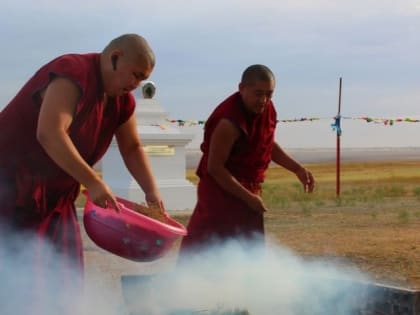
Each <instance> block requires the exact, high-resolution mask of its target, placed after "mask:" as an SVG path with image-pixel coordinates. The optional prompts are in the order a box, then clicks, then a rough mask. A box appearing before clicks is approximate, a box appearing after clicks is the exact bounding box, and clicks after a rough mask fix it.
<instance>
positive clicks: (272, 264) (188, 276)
mask: <svg viewBox="0 0 420 315" xmlns="http://www.w3.org/2000/svg"><path fill="white" fill-rule="evenodd" d="M8 239H9V244H8V246H7V247H3V246H2V247H1V248H0V258H1V260H0V279H1V283H0V314H2V315H9V314H10V315H21V314H22V315H23V314H36V315H38V314H40V315H41V314H42V315H57V314H58V312H57V310H60V313H59V314H60V315H64V314H80V315H91V314H92V315H93V314H101V315H129V314H130V315H140V314H142V315H143V314H144V315H146V314H147V315H189V314H203V315H205V314H252V315H272V314H289V315H295V314H296V315H306V314H308V315H309V314H311V315H314V314H315V315H316V314H323V315H329V314H331V315H350V314H354V312H353V311H354V308H355V307H357V306H359V305H360V303H361V301H360V300H358V299H359V295H358V294H357V293H358V292H356V291H357V288H355V287H352V283H354V281H355V280H357V281H369V279H368V277H367V276H366V275H364V274H362V273H360V272H359V271H357V270H348V269H345V268H343V267H341V266H338V265H334V264H333V263H327V262H325V261H311V262H309V261H305V260H303V259H302V258H300V257H298V256H297V255H295V254H293V253H292V252H291V251H289V250H287V249H284V248H283V247H281V246H279V245H275V244H272V243H270V245H266V247H264V248H262V247H260V246H257V245H255V246H254V245H252V244H249V246H248V247H246V248H244V247H243V244H242V245H241V244H239V243H236V242H231V243H227V244H226V245H225V246H219V247H214V248H211V249H209V250H208V251H206V252H202V253H201V254H197V255H194V256H191V257H188V258H187V259H186V260H185V262H184V263H183V264H180V265H177V266H171V268H170V270H169V271H166V272H162V273H157V274H155V275H153V276H150V277H147V276H143V277H138V278H136V277H132V279H131V280H134V281H132V282H131V285H130V282H129V281H123V282H122V287H123V294H124V297H125V300H121V292H119V290H120V288H118V287H115V283H114V284H113V283H112V282H108V281H107V280H106V279H105V278H107V277H108V278H109V275H108V274H106V271H103V272H105V273H103V272H102V273H101V272H100V271H98V272H97V273H96V274H95V275H92V274H91V275H90V276H89V277H85V284H84V287H85V289H84V290H82V291H75V288H74V287H72V283H71V282H70V283H58V285H57V283H56V282H55V286H53V287H49V288H47V287H43V288H42V290H41V291H37V290H38V289H39V287H36V286H33V283H32V282H31V281H32V280H33V277H34V275H35V276H39V275H36V274H34V272H35V273H36V269H33V268H32V267H33V265H32V264H33V262H34V258H33V254H34V253H33V251H32V249H31V248H33V245H34V242H35V240H34V238H33V237H31V236H30V235H29V236H27V235H19V237H17V236H15V237H13V241H11V240H12V238H11V237H10V235H9V237H8ZM14 248H26V249H27V250H23V251H22V250H20V251H18V250H14ZM48 255H56V253H55V251H54V250H53V249H52V248H51V249H50V250H49V253H48ZM57 257H58V256H57ZM57 259H58V258H57ZM163 259H165V258H163ZM142 265H143V264H142V263H139V264H138V266H139V269H138V273H139V274H141V273H142ZM60 272H70V273H72V272H74V276H75V277H77V272H76V271H72V270H65V271H64V270H61V271H60ZM57 274H58V273H54V272H53V273H52V274H51V275H50V276H55V275H57ZM43 276H45V277H48V274H45V275H44V274H43ZM136 279H137V280H136ZM47 280H51V279H47ZM123 280H130V277H126V278H125V279H123ZM118 281H119V279H118ZM50 282H51V281H45V283H50ZM52 283H54V281H52ZM34 291H35V292H34ZM33 294H37V297H41V298H40V299H38V300H37V303H38V304H37V305H36V307H33V306H32V305H30V304H29V302H28V301H31V300H30V298H31V297H32V296H33ZM51 302H53V303H51ZM35 304H36V303H35ZM51 305H52V307H51ZM217 310H243V311H247V312H248V313H245V312H244V313H221V312H219V313H217ZM37 312H38V313H37Z"/></svg>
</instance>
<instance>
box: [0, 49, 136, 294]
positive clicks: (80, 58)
mask: <svg viewBox="0 0 420 315" xmlns="http://www.w3.org/2000/svg"><path fill="white" fill-rule="evenodd" d="M54 77H65V78H68V79H70V80H72V81H73V82H74V83H76V84H77V86H78V87H79V89H80V92H81V97H80V99H79V101H78V104H77V107H76V110H75V114H74V117H73V122H72V124H71V126H70V128H69V135H70V138H71V140H72V141H73V143H74V145H75V146H76V148H77V150H78V151H79V153H80V155H81V156H82V157H83V159H84V160H85V161H86V162H87V163H88V164H89V165H91V166H92V165H94V164H95V163H96V162H97V161H98V160H99V159H100V158H101V157H102V156H103V154H104V153H105V151H106V150H107V148H108V147H109V145H110V143H111V140H112V137H113V135H114V132H115V131H116V129H117V128H118V127H119V126H120V125H121V124H122V123H124V122H125V121H127V120H128V119H129V117H130V116H131V115H132V114H133V112H134V108H135V100H134V97H133V95H131V94H127V95H124V96H121V97H117V98H114V99H112V100H108V104H104V101H103V100H104V89H103V84H102V79H101V72H100V55H99V54H96V53H91V54H84V55H79V54H68V55H64V56H61V57H58V58H56V59H54V60H53V61H51V62H49V63H48V64H46V65H44V66H43V67H41V68H40V69H39V70H38V71H37V72H36V73H35V74H34V76H33V77H32V78H31V79H30V80H29V81H28V82H27V83H26V84H25V85H24V86H23V88H22V89H21V90H20V91H19V93H18V94H17V95H16V96H15V97H14V99H12V100H11V102H10V103H9V104H8V105H7V106H6V107H5V108H4V109H3V110H2V111H1V112H0V225H2V226H1V227H0V230H1V231H0V246H3V247H4V246H6V247H7V244H10V243H11V237H12V235H13V236H16V235H22V233H25V234H27V233H30V234H31V233H32V236H34V235H35V236H36V237H35V238H36V239H37V240H38V242H37V243H36V244H37V245H35V246H33V248H32V249H30V248H25V250H26V251H28V250H33V253H34V256H33V257H34V260H35V261H34V262H35V263H36V273H37V274H39V275H41V274H43V273H44V272H45V274H44V276H47V275H48V273H49V272H50V271H52V270H55V271H56V272H57V274H60V276H62V275H63V274H65V273H66V270H72V271H74V270H76V271H78V273H79V274H81V275H82V274H83V272H82V271H83V246H82V241H81V235H80V230H79V225H78V223H77V217H76V211H75V205H74V202H75V199H76V198H77V196H78V194H79V189H80V184H79V183H78V182H77V181H76V180H74V179H73V178H72V177H71V176H70V175H69V174H67V173H66V172H64V171H63V170H62V169H61V168H60V167H59V166H58V165H57V164H56V163H55V162H54V161H53V160H52V159H51V158H50V157H49V156H48V155H47V154H46V152H45V151H44V150H43V148H42V147H41V145H40V144H39V142H38V141H37V138H36V129H37V120H38V115H39V110H40V105H41V98H40V95H39V93H40V91H41V90H43V89H44V88H45V87H46V86H47V85H48V84H49V82H51V80H52V79H53V78H54ZM50 245H51V246H50ZM12 248H13V250H12V251H14V250H16V248H15V247H13V246H12ZM46 248H48V252H45V249H46ZM51 249H53V250H54V252H56V253H58V254H59V255H58V256H57V257H58V259H57V257H54V258H53V259H50V258H52V256H53V255H52V253H51V252H50V250H51ZM18 250H22V249H21V248H19V249H18ZM54 256H55V255H54ZM34 262H32V263H34ZM1 264H2V261H0V269H1ZM72 273H73V272H72ZM76 273H77V272H76ZM55 276H57V275H55ZM49 277H50V278H51V277H54V276H49ZM63 278H66V279H65V280H63V279H61V280H57V284H58V285H60V281H69V280H70V281H76V279H75V277H74V276H71V277H63ZM76 278H77V277H76ZM80 279H81V278H80ZM63 285H65V283H62V282H61V286H63Z"/></svg>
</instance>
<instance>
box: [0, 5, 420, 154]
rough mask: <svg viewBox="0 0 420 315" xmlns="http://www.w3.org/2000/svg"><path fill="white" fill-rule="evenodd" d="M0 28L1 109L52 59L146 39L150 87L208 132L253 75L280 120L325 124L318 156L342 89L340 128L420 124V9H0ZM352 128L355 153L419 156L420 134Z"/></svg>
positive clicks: (317, 137) (316, 136)
mask: <svg viewBox="0 0 420 315" xmlns="http://www.w3.org/2000/svg"><path fill="white" fill-rule="evenodd" d="M76 8H77V9H76ZM0 26H1V31H0V38H1V40H2V43H3V44H2V54H1V55H2V57H1V58H0V68H1V69H2V71H1V72H0V87H1V88H0V91H1V93H0V108H1V107H3V106H5V105H6V104H7V103H8V102H9V101H10V100H11V98H13V96H14V95H15V94H16V93H17V91H18V90H19V89H20V87H21V86H22V85H23V84H24V82H25V81H26V80H27V79H28V78H29V77H30V76H31V75H32V74H33V73H34V72H35V71H36V70H37V69H38V68H39V67H40V66H41V65H43V64H44V63H46V62H48V61H49V60H50V59H52V58H54V57H56V56H58V55H61V54H65V53H69V52H76V53H85V52H92V51H101V50H102V48H103V47H104V46H105V45H106V44H107V43H108V42H109V41H110V40H111V39H112V38H114V37H117V36H119V35H121V34H123V33H138V34H140V35H143V36H144V37H145V38H146V39H147V40H148V41H149V43H150V44H151V46H152V48H153V49H154V52H155V54H156V58H157V64H156V67H155V70H154V72H153V73H152V76H151V77H150V80H152V81H153V82H154V83H155V84H156V87H157V92H156V96H155V98H156V99H158V100H159V102H160V103H161V105H162V106H163V108H164V109H165V110H166V111H167V113H168V117H169V118H173V119H181V120H186V121H197V120H205V119H206V118H207V116H208V115H209V114H210V113H211V111H212V109H213V108H214V107H215V106H216V105H217V104H218V103H220V102H221V101H222V100H223V99H224V98H226V97H227V96H228V95H230V94H231V93H233V92H235V91H236V90H237V85H238V83H239V80H240V76H241V74H242V71H243V70H244V69H245V68H246V67H247V66H249V65H251V64H255V63H260V64H265V65H267V66H269V67H270V68H271V69H272V71H273V72H274V74H275V76H276V90H275V93H274V96H273V101H274V103H275V106H276V109H277V112H278V115H279V119H296V118H298V119H299V118H307V117H315V118H321V119H322V120H321V121H322V127H323V128H317V127H316V125H317V124H313V127H311V128H313V130H312V131H311V130H310V131H309V135H310V136H311V137H310V138H313V140H310V141H309V143H312V144H313V145H315V144H318V145H319V146H325V145H328V143H330V142H331V139H334V137H333V135H334V134H333V133H332V132H331V128H330V124H331V123H332V121H330V120H331V118H332V117H334V116H335V115H336V114H337V110H338V98H339V97H338V95H339V93H338V90H339V79H340V78H342V93H341V114H342V115H343V116H347V117H350V118H359V117H372V118H381V119H382V118H400V117H403V118H406V117H415V118H419V117H420V108H419V107H420V54H419V51H420V36H419V30H420V0H398V1H395V0H352V1H350V0H349V1H343V0H338V1H329V0H300V1H278V0H259V1H249V0H224V1H218V0H212V1H207V0H202V1H186V0H184V1H183V0H172V1H163V0H154V1H145V0H138V1H128V0H119V1H108V0H104V1H98V0H91V1H83V2H82V1H80V0H74V1H66V2H64V1H50V0H38V1H34V2H32V1H23V0H16V1H13V2H12V1H7V2H6V1H3V2H1V4H0ZM349 122H350V121H348V123H347V125H348V126H349V127H348V130H347V131H348V132H347V133H346V134H347V135H352V137H354V139H353V138H351V141H350V139H349V140H348V143H355V145H357V144H358V143H359V144H360V143H361V142H363V141H364V142H363V143H364V144H365V145H366V146H370V145H377V144H378V142H377V141H376V140H374V139H376V138H382V137H384V138H386V141H385V142H384V145H385V146H386V145H388V144H389V145H402V144H403V145H408V146H415V145H417V142H416V141H415V139H413V138H414V137H412V136H411V135H412V129H413V128H414V129H415V130H414V132H416V131H418V128H419V127H418V126H420V123H399V124H395V125H394V126H392V127H389V126H388V127H386V128H387V129H389V128H393V129H392V131H389V130H387V131H386V133H384V132H383V130H384V129H385V128H384V127H383V126H380V127H379V126H378V124H376V125H374V126H373V127H370V128H371V129H372V130H373V131H372V132H371V131H367V133H368V134H375V133H377V135H376V136H375V137H374V138H366V137H361V138H360V137H359V134H360V130H359V132H356V133H355V132H354V131H353V130H357V129H359V128H365V126H364V125H365V124H367V123H366V122H365V121H357V119H356V121H353V124H355V126H352V124H350V123H349ZM302 124H307V123H302V122H295V123H288V125H293V127H292V129H293V130H290V131H289V130H286V131H284V132H283V134H285V135H284V137H285V138H287V143H289V142H290V143H291V144H290V146H295V147H299V146H300V144H299V141H301V140H300V139H301V138H299V137H297V138H296V137H294V135H295V134H299V133H302V132H303V131H302V132H300V131H299V130H300V129H299V128H300V127H299V125H302ZM318 124H319V123H318ZM409 124H410V125H414V126H407V125H409ZM283 125H285V124H283ZM343 125H344V122H343ZM362 125H363V127H361V126H362ZM379 125H380V124H379ZM343 127H344V126H343ZM279 129H280V128H279ZM295 129H297V131H296V130H295ZM309 129H310V128H309ZM321 129H324V130H325V129H327V130H328V135H327V134H326V133H325V132H322V131H320V130H321ZM387 133H389V134H390V135H388V134H387ZM307 136H308V132H307V131H306V130H305V134H304V135H303V137H305V138H307ZM327 138H328V139H327ZM321 139H323V140H321ZM366 139H371V140H369V141H366ZM408 139H410V141H409V142H407V141H408ZM296 142H298V143H296ZM331 143H333V141H332V142H331Z"/></svg>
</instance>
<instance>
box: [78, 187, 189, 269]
mask: <svg viewBox="0 0 420 315" xmlns="http://www.w3.org/2000/svg"><path fill="white" fill-rule="evenodd" d="M85 195H86V204H85V209H84V215H83V224H84V227H85V230H86V233H87V234H88V236H89V237H90V239H91V240H92V241H93V242H94V243H95V244H96V245H98V246H99V247H101V248H102V249H105V250H107V251H109V252H111V253H113V254H115V255H118V256H120V257H124V258H126V259H130V260H133V261H152V260H156V259H158V258H160V257H162V256H163V255H165V254H166V253H167V252H168V251H169V250H170V249H171V247H172V245H173V243H174V242H175V241H176V240H177V239H178V238H179V237H181V236H184V235H186V234H187V231H186V229H185V227H184V226H183V225H182V224H181V223H179V222H177V221H175V220H174V219H172V218H171V217H170V216H169V215H167V222H166V223H163V222H160V221H158V220H155V219H152V218H150V217H148V216H145V215H143V214H140V213H138V212H136V211H134V210H131V209H130V208H129V207H130V204H132V203H131V202H130V201H128V200H125V199H123V198H117V200H118V202H119V203H120V207H121V212H119V213H118V212H116V211H115V210H114V209H112V208H101V207H99V206H97V205H96V204H94V203H93V202H92V200H91V199H90V198H89V196H88V194H87V193H86V192H85Z"/></svg>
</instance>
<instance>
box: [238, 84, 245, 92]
mask: <svg viewBox="0 0 420 315" xmlns="http://www.w3.org/2000/svg"><path fill="white" fill-rule="evenodd" d="M243 89H244V84H243V83H242V82H240V83H239V84H238V90H239V92H242V90H243Z"/></svg>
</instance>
